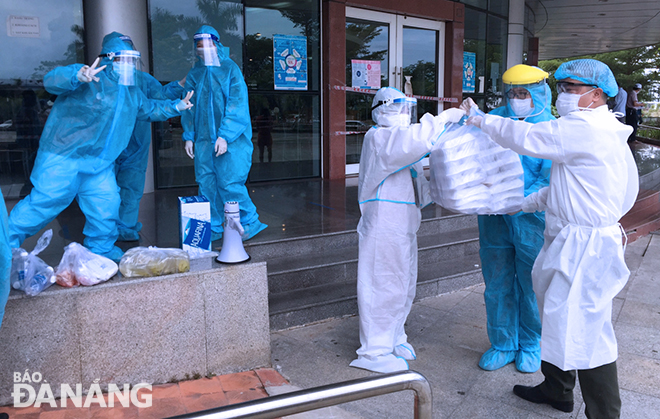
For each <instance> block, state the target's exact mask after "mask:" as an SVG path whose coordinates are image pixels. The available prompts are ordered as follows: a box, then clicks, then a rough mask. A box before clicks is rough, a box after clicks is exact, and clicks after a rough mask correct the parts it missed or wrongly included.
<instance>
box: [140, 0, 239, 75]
mask: <svg viewBox="0 0 660 419" xmlns="http://www.w3.org/2000/svg"><path fill="white" fill-rule="evenodd" d="M196 4H197V9H198V10H199V13H200V14H201V18H200V17H196V16H185V15H175V14H173V13H172V12H170V11H169V10H165V9H162V8H159V7H156V8H155V10H154V12H153V14H152V16H151V33H152V42H153V59H154V74H155V76H156V78H157V79H159V80H161V81H172V80H179V79H180V78H181V77H183V76H184V75H185V74H186V73H187V72H188V70H190V66H191V63H192V62H193V59H194V47H193V44H192V39H193V36H194V35H195V32H196V31H197V29H199V27H200V26H201V25H204V24H206V25H210V26H213V27H214V28H215V29H216V30H217V31H218V34H219V35H220V42H221V43H222V45H224V46H225V47H228V48H229V51H230V56H231V59H232V60H234V61H235V62H236V63H237V64H238V65H239V66H241V65H242V62H243V47H242V43H241V35H240V33H239V22H240V21H242V19H243V6H242V5H241V4H240V3H236V2H231V1H222V0H197V2H196Z"/></svg>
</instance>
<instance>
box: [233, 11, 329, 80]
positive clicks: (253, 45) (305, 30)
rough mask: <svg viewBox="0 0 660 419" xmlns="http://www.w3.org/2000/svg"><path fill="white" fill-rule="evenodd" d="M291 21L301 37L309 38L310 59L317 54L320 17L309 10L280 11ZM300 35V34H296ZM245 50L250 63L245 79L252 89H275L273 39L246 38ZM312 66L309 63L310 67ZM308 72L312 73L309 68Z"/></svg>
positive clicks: (308, 53)
mask: <svg viewBox="0 0 660 419" xmlns="http://www.w3.org/2000/svg"><path fill="white" fill-rule="evenodd" d="M279 12H280V14H281V15H282V16H283V17H285V18H286V19H288V20H289V21H291V23H292V24H293V27H294V28H298V29H300V32H299V35H302V36H305V37H306V38H307V57H308V59H309V58H310V57H312V56H313V54H315V51H316V45H317V44H318V40H319V37H320V31H319V19H318V15H317V14H315V13H311V12H310V11H308V10H279ZM296 35H298V34H296ZM245 50H246V51H247V54H246V56H247V59H248V62H246V63H245V79H246V82H247V85H248V88H250V89H259V90H272V89H273V84H274V83H273V39H272V38H269V37H266V36H261V35H258V34H249V35H246V36H245ZM309 64H311V63H310V62H309V61H308V65H309ZM308 71H311V69H310V68H308Z"/></svg>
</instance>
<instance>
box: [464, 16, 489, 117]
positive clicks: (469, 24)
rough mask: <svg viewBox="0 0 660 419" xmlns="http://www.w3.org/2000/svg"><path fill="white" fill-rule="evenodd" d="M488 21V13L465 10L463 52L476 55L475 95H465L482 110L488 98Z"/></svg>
mask: <svg viewBox="0 0 660 419" xmlns="http://www.w3.org/2000/svg"><path fill="white" fill-rule="evenodd" d="M486 19H487V15H486V13H484V12H480V11H477V10H474V9H471V8H468V7H466V8H465V38H464V40H463V51H466V52H473V53H474V54H475V55H476V67H475V81H476V87H475V92H474V93H464V94H463V95H464V96H465V97H467V96H470V97H472V98H473V99H474V100H475V101H476V102H477V104H478V105H479V106H480V107H481V108H482V109H483V105H484V103H485V97H486V96H485V92H486V33H487V31H486Z"/></svg>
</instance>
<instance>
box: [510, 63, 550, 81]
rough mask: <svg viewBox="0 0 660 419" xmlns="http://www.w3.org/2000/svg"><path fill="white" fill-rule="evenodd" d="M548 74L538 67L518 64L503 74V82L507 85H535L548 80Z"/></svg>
mask: <svg viewBox="0 0 660 419" xmlns="http://www.w3.org/2000/svg"><path fill="white" fill-rule="evenodd" d="M548 76H549V74H548V73H546V72H545V71H543V70H541V69H540V68H538V67H532V66H531V65H526V64H518V65H514V66H513V67H511V68H510V69H508V70H507V71H505V72H504V74H502V81H503V82H504V83H506V84H534V83H538V82H540V81H541V80H544V79H547V78H548Z"/></svg>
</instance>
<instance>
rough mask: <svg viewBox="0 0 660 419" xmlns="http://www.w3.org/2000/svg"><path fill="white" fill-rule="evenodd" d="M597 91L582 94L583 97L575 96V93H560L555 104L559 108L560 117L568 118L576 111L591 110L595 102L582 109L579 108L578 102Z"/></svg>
mask: <svg viewBox="0 0 660 419" xmlns="http://www.w3.org/2000/svg"><path fill="white" fill-rule="evenodd" d="M594 90H596V89H591V90H589V91H588V92H585V93H582V94H581V95H578V94H574V93H560V94H559V95H557V101H556V102H555V106H556V107H557V113H558V114H559V116H566V115H568V114H569V113H571V112H575V111H578V110H580V111H584V110H587V109H589V107H590V106H591V105H593V102H591V103H590V104H589V106H587V107H586V108H581V107H580V106H578V102H579V101H580V98H581V97H582V96H584V95H586V94H587V93H591V92H593V91H594Z"/></svg>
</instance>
